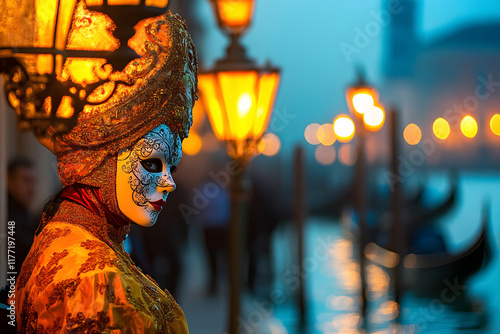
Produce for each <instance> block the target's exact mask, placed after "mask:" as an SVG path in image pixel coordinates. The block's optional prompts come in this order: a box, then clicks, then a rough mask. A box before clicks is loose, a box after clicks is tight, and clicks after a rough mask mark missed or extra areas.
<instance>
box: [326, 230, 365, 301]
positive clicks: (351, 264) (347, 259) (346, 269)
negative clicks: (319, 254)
mask: <svg viewBox="0 0 500 334" xmlns="http://www.w3.org/2000/svg"><path fill="white" fill-rule="evenodd" d="M330 254H331V256H332V260H333V261H332V263H331V264H330V265H331V268H332V270H333V271H334V272H335V275H336V276H337V278H338V281H339V285H340V287H341V288H343V289H345V290H348V291H357V290H358V289H359V288H360V287H361V280H360V277H359V263H357V262H356V261H353V260H352V242H351V241H349V240H346V239H339V240H337V241H336V242H335V244H334V245H333V247H332V248H331V253H330ZM339 269H340V270H339Z"/></svg>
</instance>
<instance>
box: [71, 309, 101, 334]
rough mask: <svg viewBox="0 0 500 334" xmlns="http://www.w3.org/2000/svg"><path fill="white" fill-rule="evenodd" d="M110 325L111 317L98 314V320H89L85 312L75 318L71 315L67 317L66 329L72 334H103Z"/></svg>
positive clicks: (79, 313)
mask: <svg viewBox="0 0 500 334" xmlns="http://www.w3.org/2000/svg"><path fill="white" fill-rule="evenodd" d="M108 323H109V317H108V316H106V314H105V313H104V312H102V311H101V312H97V316H96V319H89V318H87V317H86V316H85V315H84V314H83V312H78V313H77V314H76V315H75V316H73V315H72V314H71V313H68V314H67V315H66V328H67V329H69V330H70V332H71V333H85V334H101V333H102V332H103V331H104V330H105V329H106V325H107V324H108Z"/></svg>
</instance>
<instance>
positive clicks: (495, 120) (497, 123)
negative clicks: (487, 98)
mask: <svg viewBox="0 0 500 334" xmlns="http://www.w3.org/2000/svg"><path fill="white" fill-rule="evenodd" d="M490 128H491V131H493V133H494V134H496V135H497V136H500V115H499V114H495V115H493V117H492V118H491V121H490Z"/></svg>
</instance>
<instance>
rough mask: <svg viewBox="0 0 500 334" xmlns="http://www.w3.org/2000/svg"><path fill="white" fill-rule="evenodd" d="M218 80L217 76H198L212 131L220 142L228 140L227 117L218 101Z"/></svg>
mask: <svg viewBox="0 0 500 334" xmlns="http://www.w3.org/2000/svg"><path fill="white" fill-rule="evenodd" d="M217 85H218V83H217V80H216V75H215V74H200V75H199V76H198V87H199V89H200V92H201V99H202V102H203V105H204V107H205V110H206V112H207V114H208V119H209V120H210V124H211V125H212V129H213V131H214V133H215V135H216V136H217V138H218V139H219V140H224V139H226V134H225V131H224V130H225V129H226V128H227V127H226V126H225V124H226V122H225V115H224V114H223V109H222V107H221V105H220V103H219V99H218V96H219V94H218V89H217ZM199 102H200V101H198V103H199Z"/></svg>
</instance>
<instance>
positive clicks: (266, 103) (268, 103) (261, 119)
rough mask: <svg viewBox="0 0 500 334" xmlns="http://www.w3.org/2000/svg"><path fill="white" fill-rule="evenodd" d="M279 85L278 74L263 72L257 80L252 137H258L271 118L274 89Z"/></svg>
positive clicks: (274, 95) (274, 96)
mask: <svg viewBox="0 0 500 334" xmlns="http://www.w3.org/2000/svg"><path fill="white" fill-rule="evenodd" d="M278 85H279V74H278V73H277V72H275V73H264V74H262V76H261V77H260V80H259V90H258V95H257V96H258V99H257V112H256V118H255V124H254V127H253V136H254V138H260V137H261V136H262V134H263V133H264V131H265V130H266V128H267V124H268V122H269V119H270V118H271V114H272V109H273V105H274V100H275V98H276V91H277V89H278Z"/></svg>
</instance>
